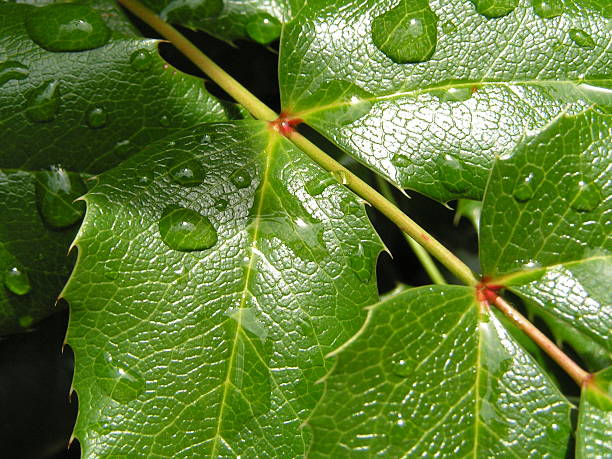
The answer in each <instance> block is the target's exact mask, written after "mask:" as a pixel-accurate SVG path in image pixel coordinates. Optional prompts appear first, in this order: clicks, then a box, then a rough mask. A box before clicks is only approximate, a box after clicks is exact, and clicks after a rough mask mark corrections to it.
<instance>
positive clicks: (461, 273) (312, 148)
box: [118, 0, 478, 286]
mask: <svg viewBox="0 0 612 459" xmlns="http://www.w3.org/2000/svg"><path fill="white" fill-rule="evenodd" d="M118 1H119V2H120V3H121V4H122V5H123V6H125V7H126V8H127V9H128V10H130V11H131V12H132V13H134V14H135V15H136V16H138V17H139V18H140V19H142V20H143V21H144V22H145V23H147V24H148V25H150V26H151V27H152V28H153V29H155V30H156V31H157V32H158V33H159V34H160V35H162V36H163V37H165V38H167V39H168V40H170V42H171V43H172V44H173V45H175V46H176V47H177V48H178V49H179V50H180V51H181V52H183V54H185V56H187V57H188V58H189V59H190V60H191V61H192V62H193V63H194V64H196V65H197V66H198V67H199V68H200V69H201V70H202V71H203V72H204V73H205V74H206V75H208V77H210V79H211V80H213V81H214V82H215V83H217V84H218V85H219V86H221V87H222V88H223V89H224V90H225V91H226V92H227V93H228V94H229V95H230V96H232V97H233V98H234V99H235V100H236V101H237V102H238V103H240V104H241V105H243V106H244V107H245V108H246V109H247V110H248V111H249V112H250V113H251V114H252V115H253V116H254V117H255V118H257V119H259V120H264V121H273V120H275V119H276V118H277V117H278V115H277V114H276V113H275V112H274V111H273V110H272V109H271V108H269V107H268V106H267V105H265V104H264V103H263V102H261V101H260V100H259V99H258V98H257V97H255V96H254V95H253V94H251V93H250V92H249V91H248V90H247V89H246V88H245V87H244V86H242V85H241V84H240V83H238V82H237V81H236V80H235V79H234V78H232V77H231V76H230V75H229V74H227V73H226V72H225V71H224V70H223V69H222V68H221V67H219V66H218V65H217V64H215V63H214V62H213V61H211V60H210V59H209V58H208V57H207V56H206V55H204V53H202V51H200V50H199V49H198V48H196V47H195V46H194V45H193V44H192V43H191V42H190V41H189V40H187V38H186V37H185V36H184V35H182V34H181V33H180V32H179V31H178V30H176V29H175V28H174V27H172V26H171V25H170V24H168V23H167V22H165V21H164V20H162V19H161V18H159V17H158V16H157V15H156V14H155V13H154V12H153V11H151V10H150V9H148V8H147V7H146V6H144V5H143V4H142V3H140V1H139V0H118ZM288 138H289V140H291V141H292V142H293V143H294V144H295V145H296V146H298V147H299V148H300V149H302V151H304V153H306V154H307V155H308V156H310V157H311V158H312V159H313V160H314V161H316V162H317V163H319V165H321V166H322V167H323V168H324V169H327V170H328V171H330V172H340V173H341V174H342V184H343V185H346V186H348V187H349V188H351V189H352V190H353V191H354V192H355V193H357V194H358V195H359V196H361V197H362V198H363V199H365V200H366V201H368V202H369V203H370V204H372V206H374V207H375V208H376V209H378V210H379V211H380V212H381V213H382V214H383V215H385V216H386V217H387V218H389V220H391V221H392V222H393V223H395V224H396V225H397V226H398V227H399V228H400V229H401V230H402V231H403V232H405V233H407V234H408V235H410V236H411V237H412V238H413V239H414V240H416V241H417V242H418V243H419V244H420V245H421V246H423V247H424V248H425V249H426V250H427V251H428V252H429V253H431V254H432V255H433V256H434V257H435V258H436V259H437V260H438V261H439V262H440V263H442V265H444V266H445V267H446V268H447V269H448V270H449V271H450V272H451V273H453V274H454V275H455V276H457V278H458V279H460V280H461V281H462V282H464V283H465V284H466V285H469V286H475V285H476V284H477V283H478V281H477V279H476V277H475V276H474V273H473V272H472V270H471V269H470V268H469V267H468V266H467V265H466V264H465V263H463V262H462V261H461V260H460V259H459V258H457V257H456V256H455V255H454V254H453V253H452V252H451V251H450V250H448V249H447V248H446V247H444V246H443V245H442V244H440V242H438V241H437V240H436V239H434V238H433V237H432V236H431V235H430V234H429V233H427V231H425V230H424V229H423V228H421V227H420V226H419V225H417V224H416V223H415V222H414V221H413V220H412V219H411V218H410V217H408V216H407V215H406V214H404V213H403V212H402V211H401V210H400V209H399V208H398V207H397V206H395V205H394V204H393V203H392V202H390V201H389V200H388V199H386V198H385V197H384V196H383V195H382V194H380V193H379V192H378V191H376V190H375V189H374V188H372V187H371V186H370V185H368V184H367V183H366V182H364V181H363V180H361V179H360V178H359V177H357V176H356V175H355V174H353V173H352V172H351V171H349V170H348V169H347V168H346V167H344V166H343V165H341V164H340V163H338V162H337V161H336V160H335V159H333V158H332V157H330V156H329V155H328V154H327V153H325V152H324V151H323V150H321V149H320V148H319V147H317V146H316V145H315V144H313V143H312V142H311V141H310V140H308V139H307V138H306V137H304V136H303V135H301V134H300V133H298V132H292V133H291V135H289V136H288Z"/></svg>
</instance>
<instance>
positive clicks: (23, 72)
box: [0, 61, 30, 86]
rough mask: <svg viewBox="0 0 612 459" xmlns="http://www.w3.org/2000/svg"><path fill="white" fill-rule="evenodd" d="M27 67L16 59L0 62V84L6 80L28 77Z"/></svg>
mask: <svg viewBox="0 0 612 459" xmlns="http://www.w3.org/2000/svg"><path fill="white" fill-rule="evenodd" d="M29 73H30V72H29V70H28V67H27V66H25V65H23V64H22V63H21V62H17V61H6V62H2V63H0V86H2V85H3V84H4V83H6V82H7V81H11V80H23V79H24V78H27V77H28V74H29Z"/></svg>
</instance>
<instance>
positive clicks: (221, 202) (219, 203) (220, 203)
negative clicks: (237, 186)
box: [215, 198, 228, 211]
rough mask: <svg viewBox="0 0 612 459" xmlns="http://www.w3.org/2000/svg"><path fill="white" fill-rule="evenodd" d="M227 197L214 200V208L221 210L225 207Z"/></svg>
mask: <svg viewBox="0 0 612 459" xmlns="http://www.w3.org/2000/svg"><path fill="white" fill-rule="evenodd" d="M227 204H228V202H227V199H223V198H219V199H217V200H216V201H215V209H217V210H219V211H223V210H225V209H227Z"/></svg>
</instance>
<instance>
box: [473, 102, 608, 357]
mask: <svg viewBox="0 0 612 459" xmlns="http://www.w3.org/2000/svg"><path fill="white" fill-rule="evenodd" d="M611 135H612V120H611V119H610V117H609V116H608V115H602V114H599V113H597V112H596V111H594V110H587V111H586V112H584V113H582V114H580V115H576V116H571V115H567V116H562V117H560V118H559V119H557V120H556V121H555V122H554V123H553V124H551V125H550V126H549V127H548V129H546V130H545V131H543V132H542V133H540V134H538V135H535V136H533V137H527V138H525V140H524V142H523V143H522V144H521V145H520V146H519V147H518V148H517V149H516V151H515V153H514V154H513V155H512V156H510V157H508V158H505V159H500V160H499V161H497V162H496V164H495V166H494V167H493V171H492V173H491V178H490V181H489V186H488V188H487V193H486V196H485V199H484V207H483V214H482V226H481V248H480V255H481V262H482V267H483V271H484V273H485V274H487V275H489V276H491V277H493V278H494V282H495V283H499V284H501V285H504V286H507V287H508V288H510V289H511V290H512V291H514V292H515V293H517V294H518V295H519V296H521V297H522V298H524V299H525V300H527V301H528V302H529V304H530V305H531V306H532V307H533V308H534V309H535V310H540V311H542V314H540V315H542V316H543V317H544V318H546V316H547V315H553V316H555V317H556V318H557V319H559V320H561V321H562V322H563V323H565V324H567V325H569V326H570V327H571V328H574V329H576V330H577V331H578V332H579V333H580V334H582V335H584V336H583V337H582V339H584V337H588V338H589V339H590V340H592V341H593V342H594V343H596V344H597V345H598V346H600V347H603V348H604V349H605V350H606V351H607V352H608V356H607V358H609V355H610V352H611V351H612V342H611V341H610V330H611V329H612V308H611V307H610V305H611V304H612V295H611V293H610V289H609V285H611V284H612V258H611V257H612V256H611V255H610V253H611V251H612V238H610V232H609V225H610V215H611V214H612V213H611V211H612V182H610V180H609V171H610V168H611V167H612V156H611V155H610V149H609V144H610V139H611ZM577 339H580V338H577Z"/></svg>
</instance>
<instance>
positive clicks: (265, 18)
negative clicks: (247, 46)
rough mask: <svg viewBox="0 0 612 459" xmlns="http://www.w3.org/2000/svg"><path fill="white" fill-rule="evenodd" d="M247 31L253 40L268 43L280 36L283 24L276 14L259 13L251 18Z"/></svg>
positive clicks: (263, 43)
mask: <svg viewBox="0 0 612 459" xmlns="http://www.w3.org/2000/svg"><path fill="white" fill-rule="evenodd" d="M246 31H247V34H248V35H249V37H250V38H251V39H252V40H254V41H256V42H257V43H260V44H262V45H267V44H268V43H270V42H273V41H274V40H276V39H277V38H278V37H279V36H280V33H281V24H280V21H279V20H278V19H276V18H275V17H274V16H270V15H269V14H266V13H259V14H256V15H255V16H253V17H252V18H251V19H250V20H249V22H248V24H247V26H246Z"/></svg>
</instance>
